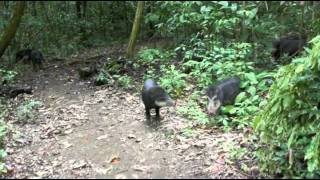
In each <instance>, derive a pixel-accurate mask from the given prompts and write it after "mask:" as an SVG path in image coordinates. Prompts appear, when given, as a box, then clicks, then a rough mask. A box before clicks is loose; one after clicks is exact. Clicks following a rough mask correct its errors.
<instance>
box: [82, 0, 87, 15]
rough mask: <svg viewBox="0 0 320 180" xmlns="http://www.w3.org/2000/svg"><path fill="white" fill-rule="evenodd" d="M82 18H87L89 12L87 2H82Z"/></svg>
mask: <svg viewBox="0 0 320 180" xmlns="http://www.w3.org/2000/svg"><path fill="white" fill-rule="evenodd" d="M82 6H83V7H82V8H83V9H82V17H83V18H86V14H87V13H86V12H87V1H82Z"/></svg>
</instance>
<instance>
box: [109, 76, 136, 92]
mask: <svg viewBox="0 0 320 180" xmlns="http://www.w3.org/2000/svg"><path fill="white" fill-rule="evenodd" d="M113 77H115V78H116V79H117V82H118V84H119V85H120V86H121V87H123V88H124V89H129V88H131V87H132V79H131V77H130V76H127V75H123V76H120V75H113Z"/></svg>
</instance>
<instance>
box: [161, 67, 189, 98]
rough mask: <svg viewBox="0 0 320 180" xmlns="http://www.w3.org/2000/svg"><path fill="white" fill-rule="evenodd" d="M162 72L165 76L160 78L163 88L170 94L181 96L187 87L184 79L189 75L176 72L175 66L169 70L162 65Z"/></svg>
mask: <svg viewBox="0 0 320 180" xmlns="http://www.w3.org/2000/svg"><path fill="white" fill-rule="evenodd" d="M161 71H162V72H163V76H162V77H161V78H160V85H161V87H163V88H165V89H166V90H167V91H168V93H169V94H174V95H176V96H180V95H181V94H182V92H183V89H184V88H185V87H186V81H185V80H184V78H185V77H186V76H187V75H186V74H184V73H181V72H180V71H178V70H176V69H175V66H174V65H171V66H170V68H168V69H166V67H165V66H164V65H162V66H161Z"/></svg>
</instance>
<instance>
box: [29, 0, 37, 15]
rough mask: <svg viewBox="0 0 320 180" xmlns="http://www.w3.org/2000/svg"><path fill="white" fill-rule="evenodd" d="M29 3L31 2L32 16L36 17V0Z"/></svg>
mask: <svg viewBox="0 0 320 180" xmlns="http://www.w3.org/2000/svg"><path fill="white" fill-rule="evenodd" d="M30 3H31V4H32V16H34V17H36V16H37V5H36V1H31V2H30Z"/></svg>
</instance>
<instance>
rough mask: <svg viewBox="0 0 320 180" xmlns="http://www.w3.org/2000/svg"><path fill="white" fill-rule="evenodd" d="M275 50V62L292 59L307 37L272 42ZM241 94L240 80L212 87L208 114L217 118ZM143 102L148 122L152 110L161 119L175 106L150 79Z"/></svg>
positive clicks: (143, 95) (224, 82)
mask: <svg viewBox="0 0 320 180" xmlns="http://www.w3.org/2000/svg"><path fill="white" fill-rule="evenodd" d="M272 45H273V50H272V52H271V55H272V57H273V58H274V60H278V59H279V58H280V57H281V56H283V55H284V54H287V55H288V57H289V58H290V59H291V58H293V57H295V56H297V55H298V54H299V53H300V52H301V51H302V50H303V48H304V47H306V45H307V37H306V36H305V35H303V36H299V35H289V36H286V37H282V38H279V39H277V40H274V41H273V42H272ZM240 92H241V88H240V78H239V77H230V78H226V79H223V80H221V81H219V82H217V83H216V84H215V85H210V86H209V87H208V89H207V91H206V96H207V98H208V105H207V113H208V115H209V116H212V115H213V116H215V115H218V114H219V113H220V108H221V107H222V106H224V105H232V104H234V102H235V99H236V97H237V95H238V94H239V93H240ZM142 101H143V103H144V105H145V110H146V117H147V120H149V119H150V109H152V108H153V109H155V110H156V117H157V119H159V117H160V112H159V111H160V108H161V107H164V106H173V105H174V103H173V100H172V99H171V98H170V97H169V95H168V94H167V93H166V92H165V90H164V89H162V88H161V87H160V86H159V85H158V84H156V83H155V82H154V81H153V80H151V79H148V80H147V81H146V82H145V83H144V86H143V89H142Z"/></svg>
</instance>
